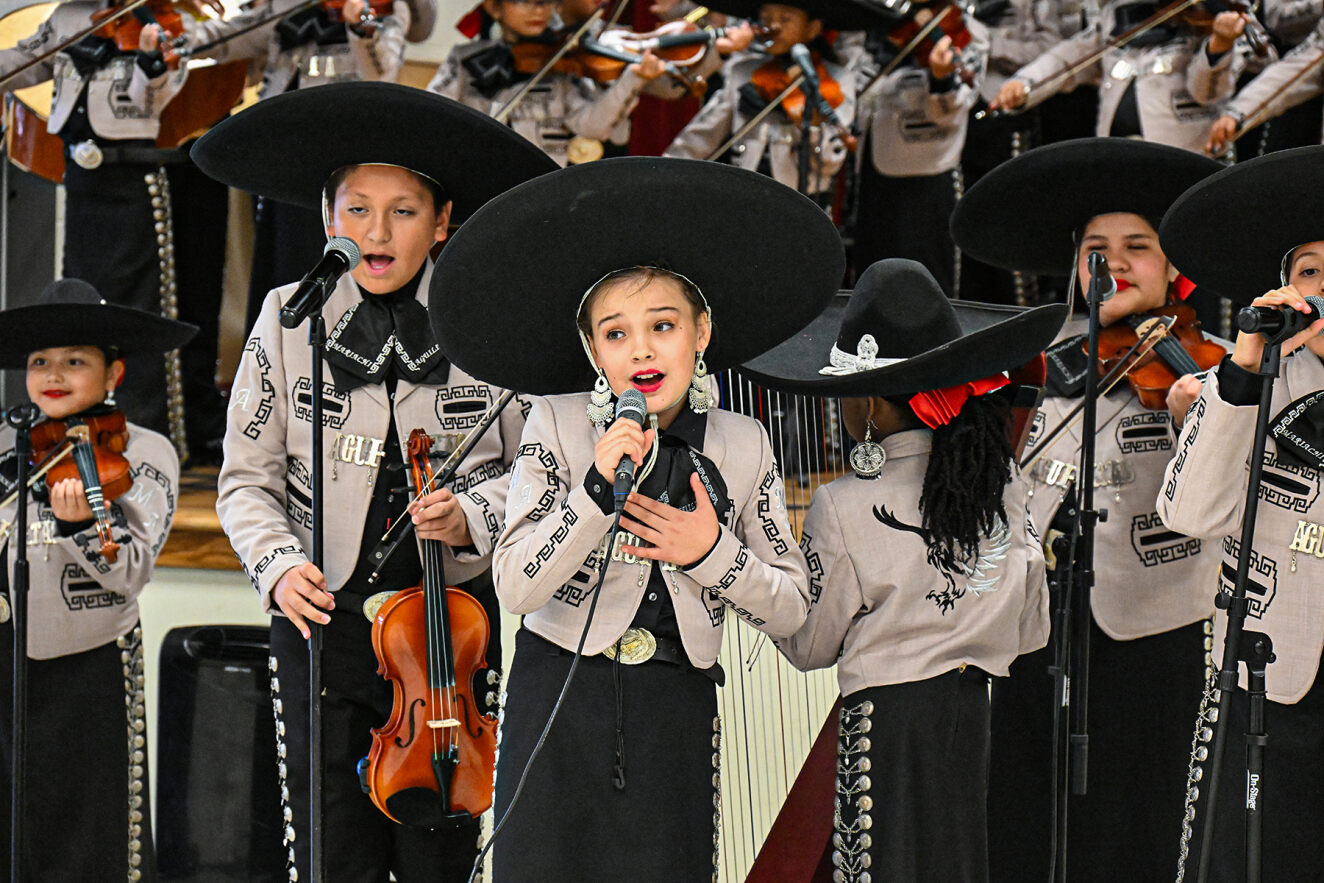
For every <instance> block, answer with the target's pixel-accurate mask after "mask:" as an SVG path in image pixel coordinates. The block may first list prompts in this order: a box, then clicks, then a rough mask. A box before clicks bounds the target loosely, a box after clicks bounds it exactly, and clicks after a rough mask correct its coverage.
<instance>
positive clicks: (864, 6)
mask: <svg viewBox="0 0 1324 883" xmlns="http://www.w3.org/2000/svg"><path fill="white" fill-rule="evenodd" d="M767 2H770V0H721V2H720V3H713V4H710V5H709V7H710V8H711V9H712V10H713V11H714V12H721V13H723V14H725V15H730V16H734V17H736V18H745V19H749V20H750V21H758V18H759V10H760V9H762V8H763V6H764V5H765V4H766V3H767ZM780 2H784V3H785V5H787V6H794V7H795V8H796V9H803V10H804V11H805V12H806V13H808V15H809V17H810V19H811V20H812V19H818V20H819V21H821V22H822V23H823V27H825V28H827V29H829V30H833V31H866V30H868V29H870V28H874V27H877V26H879V25H881V24H889V23H891V24H895V22H896V17H895V15H889V14H888V13H886V12H884V11H883V10H882V9H874V8H871V7H870V5H869V4H868V3H867V2H865V0H780Z"/></svg>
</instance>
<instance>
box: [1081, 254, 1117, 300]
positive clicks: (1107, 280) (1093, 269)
mask: <svg viewBox="0 0 1324 883" xmlns="http://www.w3.org/2000/svg"><path fill="white" fill-rule="evenodd" d="M1087 263H1088V265H1089V270H1090V287H1089V291H1088V292H1087V293H1086V296H1085V300H1086V302H1087V303H1093V302H1094V301H1095V300H1096V299H1097V300H1098V302H1099V303H1103V302H1104V301H1106V300H1108V298H1110V297H1112V296H1113V295H1114V294H1116V293H1117V280H1116V279H1114V278H1113V277H1112V274H1111V273H1109V272H1108V259H1107V258H1106V257H1104V256H1103V252H1100V251H1092V252H1090V256H1089V258H1088V260H1087Z"/></svg>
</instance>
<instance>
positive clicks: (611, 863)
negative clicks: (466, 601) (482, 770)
mask: <svg viewBox="0 0 1324 883" xmlns="http://www.w3.org/2000/svg"><path fill="white" fill-rule="evenodd" d="M571 659H572V657H571V655H570V654H567V653H565V652H562V651H561V650H560V648H558V647H556V646H555V645H553V644H552V643H551V642H549V641H545V640H543V639H542V638H540V637H538V636H537V635H535V634H533V633H532V632H529V631H527V630H524V629H521V630H520V631H519V632H518V633H517V634H516V636H515V659H514V662H513V663H512V665H511V671H510V679H509V681H508V682H507V688H506V689H507V699H506V706H505V711H504V713H503V720H502V724H501V743H500V749H499V750H498V752H497V775H496V818H498V819H500V818H501V817H502V816H503V814H504V813H505V812H506V809H507V807H509V806H510V802H511V798H512V796H513V795H514V792H515V787H516V784H517V782H518V780H519V777H520V774H521V773H522V772H523V770H524V767H525V764H526V762H527V761H528V759H529V755H530V752H531V751H532V750H533V745H534V743H535V742H536V741H537V739H538V735H539V734H540V733H541V732H542V729H543V726H544V725H545V724H546V723H547V718H548V716H549V715H550V714H551V710H552V706H553V704H554V703H555V702H556V697H557V695H558V694H559V693H560V691H561V687H562V685H563V684H564V682H565V677H566V673H567V672H568V671H569V669H570V663H571ZM617 676H619V677H620V699H621V702H622V705H621V713H622V715H623V726H622V730H621V744H622V745H623V756H624V782H623V783H622V784H623V786H624V787H619V788H618V787H617V785H616V783H615V781H614V779H615V769H614V767H615V763H616V751H617V745H618V741H617V731H616V704H615V703H616V695H617V692H616V686H615V681H614V678H615V677H617ZM717 727H718V724H717V693H716V690H715V688H714V686H713V682H712V681H711V680H709V679H708V677H707V676H705V675H703V674H701V673H700V672H698V671H696V670H695V669H692V668H688V667H685V668H682V667H679V666H676V665H671V664H669V663H666V662H657V661H653V662H645V663H643V664H641V665H621V666H616V665H615V664H614V663H613V662H612V661H610V660H608V659H607V658H606V657H603V656H586V657H584V658H583V659H582V660H581V661H580V664H579V668H578V670H577V671H576V673H575V680H574V682H573V683H572V684H571V686H570V692H569V693H568V694H567V695H566V698H565V704H564V705H563V706H562V708H561V711H560V713H559V714H558V715H557V718H556V722H555V723H554V724H553V725H552V729H551V732H550V733H549V734H548V736H547V742H546V743H545V744H544V746H543V748H542V751H541V752H540V753H539V754H538V757H537V759H536V760H535V761H534V763H533V766H532V768H531V770H530V773H529V777H528V781H527V782H526V784H525V786H524V792H523V794H522V795H521V797H520V799H519V803H518V804H516V805H515V807H514V809H513V811H512V813H511V816H510V819H509V820H508V821H507V822H506V826H505V829H504V830H503V831H502V833H501V836H500V838H499V839H498V840H497V841H496V843H495V844H493V848H492V877H493V880H495V881H496V883H534V881H548V883H552V881H556V883H562V881H565V883H570V881H583V883H600V881H612V880H630V881H633V883H698V881H704V883H707V881H709V880H712V879H713V877H714V874H715V873H716V872H715V865H716V848H717V847H716V842H717V841H716V839H715V831H714V829H715V827H716V823H717V812H718V808H717V803H716V801H717V797H718V794H719V793H720V789H719V787H718V785H719V780H718V775H719V771H718V769H717V763H718V757H719V748H720V742H719V740H720V733H719V732H718V730H717Z"/></svg>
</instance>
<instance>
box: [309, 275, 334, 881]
mask: <svg viewBox="0 0 1324 883" xmlns="http://www.w3.org/2000/svg"><path fill="white" fill-rule="evenodd" d="M327 293H328V294H329V293H330V288H329V287H328V291H327ZM325 303H326V297H325V296H324V297H323V298H322V305H325ZM311 318H312V323H311V324H310V325H309V327H308V347H309V349H310V350H311V353H312V367H311V370H310V372H309V373H310V375H311V381H312V413H311V415H310V417H311V423H312V427H311V431H312V438H311V443H312V460H313V463H312V475H311V478H312V494H311V496H312V506H311V509H312V515H313V548H312V553H313V554H312V558H313V566H314V567H316V568H317V570H318V572H319V573H325V572H326V571H324V570H323V569H322V565H323V560H324V554H325V549H324V545H323V528H324V522H323V520H322V504H323V503H324V502H325V500H324V497H323V494H322V484H323V475H322V473H323V471H324V469H323V462H322V461H323V458H322V453H323V447H324V446H323V438H322V409H323V403H322V373H323V365H322V352H323V350H325V349H326V319H325V318H323V316H322V307H321V305H319V306H318V309H317V312H316V313H314V314H313V315H312V317H311ZM322 639H323V632H322V626H321V625H319V624H317V623H310V626H309V629H308V810H309V815H310V817H311V818H310V831H311V835H312V839H311V840H310V842H309V847H308V853H309V855H308V865H309V868H310V873H311V874H312V878H313V883H324V881H325V880H326V853H325V851H324V850H323V849H322V843H323V840H324V837H323V833H324V832H323V830H322Z"/></svg>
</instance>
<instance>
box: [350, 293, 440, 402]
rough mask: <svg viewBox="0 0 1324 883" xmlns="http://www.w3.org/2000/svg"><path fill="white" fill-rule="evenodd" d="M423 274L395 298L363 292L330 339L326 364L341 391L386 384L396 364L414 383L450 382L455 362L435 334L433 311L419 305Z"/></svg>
mask: <svg viewBox="0 0 1324 883" xmlns="http://www.w3.org/2000/svg"><path fill="white" fill-rule="evenodd" d="M423 269H424V268H422V267H420V268H419V271H418V272H417V273H416V274H414V278H413V279H410V280H409V281H408V282H407V283H405V285H404V286H403V287H402V288H400V289H399V290H397V291H393V292H391V293H390V294H371V293H369V292H366V291H363V289H362V288H361V287H360V289H359V291H360V293H361V294H362V295H363V299H362V300H360V301H359V302H358V303H356V304H354V305H353V306H351V307H350V308H349V309H348V310H346V311H345V314H344V315H343V316H341V317H340V320H339V321H338V322H336V324H335V327H334V328H332V329H331V332H330V333H329V334H328V335H327V338H326V349H325V353H326V363H327V365H328V366H330V368H331V376H332V377H333V378H334V379H335V382H336V390H337V391H338V392H349V391H350V390H353V389H357V388H358V387H360V386H367V385H369V384H373V383H381V382H382V381H384V380H385V379H386V374H387V372H388V371H390V370H391V368H392V366H393V365H394V369H395V371H396V372H397V374H398V375H399V376H401V377H403V378H405V379H406V380H408V381H409V382H410V383H414V384H431V385H433V386H440V385H442V384H444V383H445V382H446V378H447V377H449V376H450V362H448V361H447V360H446V357H445V356H443V355H442V354H441V347H440V346H439V345H438V344H437V341H436V339H435V338H434V337H433V335H432V325H431V324H430V323H429V322H428V311H427V308H426V307H424V306H423V305H422V304H421V303H419V302H418V300H417V296H418V286H419V283H420V281H421V280H422V278H423Z"/></svg>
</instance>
